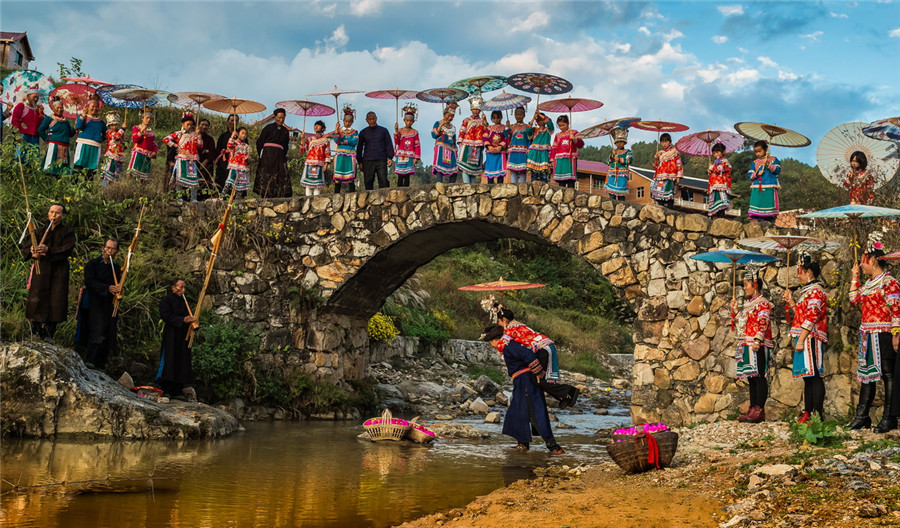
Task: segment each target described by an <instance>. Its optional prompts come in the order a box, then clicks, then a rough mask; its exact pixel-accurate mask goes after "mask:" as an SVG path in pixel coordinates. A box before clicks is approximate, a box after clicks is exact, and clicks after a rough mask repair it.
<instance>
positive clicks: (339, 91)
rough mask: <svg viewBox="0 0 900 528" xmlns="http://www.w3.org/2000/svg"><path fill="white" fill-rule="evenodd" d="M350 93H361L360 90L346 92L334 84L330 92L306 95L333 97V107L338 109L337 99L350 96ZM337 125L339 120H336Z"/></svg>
mask: <svg viewBox="0 0 900 528" xmlns="http://www.w3.org/2000/svg"><path fill="white" fill-rule="evenodd" d="M352 93H362V90H346V89H344V88H338V86H337V85H336V84H335V85H334V88H332V89H331V90H326V91H324V92H318V93H311V94H309V95H308V97H315V96H319V95H330V96H333V97H334V107H335V108H340V105H339V104H338V97H340V96H342V95H344V94H352ZM338 123H340V119H338Z"/></svg>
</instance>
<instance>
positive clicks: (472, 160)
mask: <svg viewBox="0 0 900 528" xmlns="http://www.w3.org/2000/svg"><path fill="white" fill-rule="evenodd" d="M483 102H484V100H482V98H481V96H479V95H473V96H472V97H469V108H470V109H471V110H472V115H470V116H469V117H467V118H465V119H463V122H462V124H461V125H459V143H460V145H462V151H461V152H460V153H459V161H458V165H459V172H461V173H462V178H463V183H481V174H482V173H483V172H484V132H485V130H486V129H487V121H485V120H484V116H483V115H481V104H482V103H483Z"/></svg>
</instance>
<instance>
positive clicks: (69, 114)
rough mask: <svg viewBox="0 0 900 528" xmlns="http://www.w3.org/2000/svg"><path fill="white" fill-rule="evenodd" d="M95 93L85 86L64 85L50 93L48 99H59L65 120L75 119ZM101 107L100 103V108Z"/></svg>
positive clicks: (95, 91)
mask: <svg viewBox="0 0 900 528" xmlns="http://www.w3.org/2000/svg"><path fill="white" fill-rule="evenodd" d="M96 93H97V90H95V89H93V88H91V87H90V86H88V85H86V84H64V85H62V86H60V87H58V88H56V89H54V90H53V91H52V92H50V97H59V99H60V101H61V102H62V104H63V115H64V116H65V117H66V119H76V118H78V116H79V115H81V111H82V110H83V109H84V107H85V106H86V105H87V103H88V101H89V100H90V99H91V97H93V96H94V95H95V94H96ZM102 107H103V105H102V103H101V105H100V108H102Z"/></svg>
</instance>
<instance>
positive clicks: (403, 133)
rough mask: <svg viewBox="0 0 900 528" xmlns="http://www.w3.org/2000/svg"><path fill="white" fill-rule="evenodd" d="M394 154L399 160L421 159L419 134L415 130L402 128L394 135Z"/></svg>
mask: <svg viewBox="0 0 900 528" xmlns="http://www.w3.org/2000/svg"><path fill="white" fill-rule="evenodd" d="M394 145H395V147H396V148H395V149H394V152H395V154H396V155H397V157H398V158H410V159H421V158H422V145H421V143H420V142H419V132H418V131H417V130H416V129H414V128H411V129H406V128H401V129H400V130H399V131H398V132H395V133H394Z"/></svg>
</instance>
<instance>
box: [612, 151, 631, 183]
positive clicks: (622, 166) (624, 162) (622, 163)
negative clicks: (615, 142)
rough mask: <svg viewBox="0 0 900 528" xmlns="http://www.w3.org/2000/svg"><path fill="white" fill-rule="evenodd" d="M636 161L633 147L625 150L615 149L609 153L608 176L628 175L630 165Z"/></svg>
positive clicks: (626, 176)
mask: <svg viewBox="0 0 900 528" xmlns="http://www.w3.org/2000/svg"><path fill="white" fill-rule="evenodd" d="M633 162H634V155H633V154H632V153H631V149H623V150H618V149H616V150H614V151H612V153H611V154H610V155H609V162H608V163H607V165H609V172H608V173H607V178H618V177H625V178H628V179H630V178H629V176H628V166H629V165H631V164H632V163H633Z"/></svg>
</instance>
